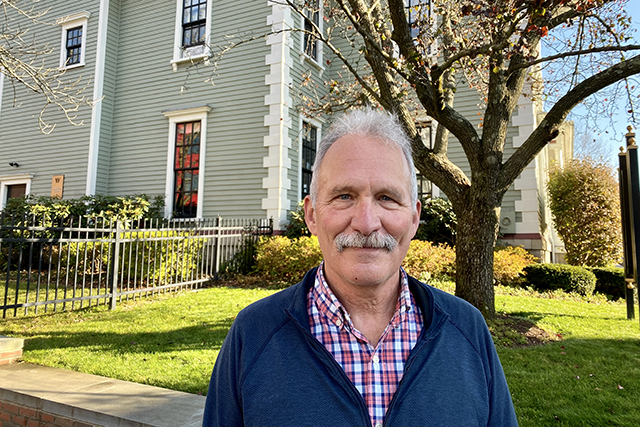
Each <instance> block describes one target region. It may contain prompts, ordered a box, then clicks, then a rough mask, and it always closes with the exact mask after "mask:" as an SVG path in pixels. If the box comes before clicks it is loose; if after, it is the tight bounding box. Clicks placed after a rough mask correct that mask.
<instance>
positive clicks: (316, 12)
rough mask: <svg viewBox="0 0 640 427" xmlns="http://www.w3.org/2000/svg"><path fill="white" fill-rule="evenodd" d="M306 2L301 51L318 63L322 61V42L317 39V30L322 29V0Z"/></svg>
mask: <svg viewBox="0 0 640 427" xmlns="http://www.w3.org/2000/svg"><path fill="white" fill-rule="evenodd" d="M306 3H307V7H306V8H305V16H304V33H303V38H302V52H303V53H304V54H305V55H306V56H307V57H308V58H310V59H312V60H313V61H315V62H317V63H318V64H320V63H321V62H322V44H321V42H320V41H319V40H318V36H319V34H318V30H320V31H322V2H321V1H320V0H308V1H307V2H306Z"/></svg>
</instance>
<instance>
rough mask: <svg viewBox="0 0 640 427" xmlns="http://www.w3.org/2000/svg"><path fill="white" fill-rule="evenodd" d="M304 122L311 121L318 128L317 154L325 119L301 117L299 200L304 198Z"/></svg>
mask: <svg viewBox="0 0 640 427" xmlns="http://www.w3.org/2000/svg"><path fill="white" fill-rule="evenodd" d="M304 122H307V123H309V124H310V125H311V126H315V128H316V155H317V154H318V146H319V145H320V141H322V124H323V123H324V120H318V119H312V118H310V117H300V127H299V128H298V129H300V136H299V137H298V147H300V148H299V149H298V200H302V138H304Z"/></svg>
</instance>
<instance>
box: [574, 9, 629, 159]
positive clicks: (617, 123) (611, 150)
mask: <svg viewBox="0 0 640 427" xmlns="http://www.w3.org/2000/svg"><path fill="white" fill-rule="evenodd" d="M626 10H627V13H628V14H629V15H630V16H631V17H632V21H633V25H632V28H633V29H634V30H636V32H635V33H633V34H634V38H635V40H636V42H635V44H640V0H629V2H628V3H627V7H626ZM632 56H635V55H632ZM635 100H637V101H636V102H637V105H636V108H637V110H636V111H635V116H636V120H638V121H639V123H638V125H637V127H638V128H640V99H638V98H635ZM616 110H617V111H616V112H615V113H614V117H613V121H614V126H613V127H611V126H610V125H609V121H608V120H606V119H603V120H602V121H601V122H600V123H601V127H602V128H603V129H602V131H603V132H602V133H601V134H600V135H595V134H592V135H593V136H594V137H595V138H599V139H600V140H601V141H602V142H603V143H604V144H605V145H606V146H607V147H608V153H607V154H608V157H609V158H610V159H611V161H612V163H613V164H614V165H617V164H618V153H619V151H620V150H619V147H620V146H622V145H624V135H625V134H626V133H627V126H628V125H630V124H631V125H633V123H631V115H630V114H628V113H627V105H626V102H625V100H624V99H620V100H619V101H618V102H617V107H616ZM577 137H578V135H576V138H577Z"/></svg>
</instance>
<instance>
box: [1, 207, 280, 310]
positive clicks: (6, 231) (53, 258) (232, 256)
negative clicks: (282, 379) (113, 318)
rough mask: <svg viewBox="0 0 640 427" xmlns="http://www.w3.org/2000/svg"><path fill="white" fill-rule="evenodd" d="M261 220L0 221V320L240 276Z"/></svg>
mask: <svg viewBox="0 0 640 427" xmlns="http://www.w3.org/2000/svg"><path fill="white" fill-rule="evenodd" d="M272 232H273V221H272V220H268V219H227V218H214V219H205V220H189V221H184V220H174V221H168V220H140V221H109V220H106V219H104V218H93V219H88V218H65V219H60V220H55V221H51V220H47V219H43V218H39V219H36V218H35V217H31V218H28V219H26V218H0V296H1V297H2V299H0V311H2V317H3V318H5V317H7V316H8V315H9V316H11V315H12V316H14V317H15V316H18V315H20V314H25V315H26V314H29V313H30V311H31V312H33V313H38V312H39V309H42V310H44V312H47V311H56V310H68V309H72V310H73V309H75V308H83V307H87V306H91V305H98V304H108V305H110V307H111V308H115V306H116V304H117V302H118V301H122V300H123V299H129V298H136V297H143V296H148V295H152V294H155V293H157V292H160V291H167V290H175V289H180V288H186V287H188V288H197V287H201V286H203V284H204V283H206V282H208V281H209V280H211V279H213V278H215V277H217V276H219V275H220V274H223V273H224V272H227V271H238V272H244V273H246V272H248V270H249V269H250V268H251V264H252V260H253V252H254V248H255V244H256V243H257V240H258V239H259V237H260V236H262V235H269V234H272Z"/></svg>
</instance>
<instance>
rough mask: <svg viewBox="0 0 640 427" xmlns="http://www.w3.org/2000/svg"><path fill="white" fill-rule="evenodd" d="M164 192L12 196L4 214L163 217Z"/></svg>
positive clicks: (52, 217) (53, 217) (47, 217)
mask: <svg viewBox="0 0 640 427" xmlns="http://www.w3.org/2000/svg"><path fill="white" fill-rule="evenodd" d="M163 212H164V196H162V195H158V196H149V195H147V194H139V195H132V196H122V197H117V196H102V195H95V196H83V197H80V198H77V199H64V200H61V199H58V198H54V197H48V196H33V195H31V196H27V197H24V198H21V197H17V198H13V199H9V200H8V201H7V205H6V206H5V208H4V210H3V211H2V214H3V215H4V216H6V217H12V216H14V217H18V218H20V217H29V216H35V219H36V221H39V220H41V219H43V220H47V221H54V220H60V219H64V218H67V217H75V218H78V217H89V218H96V217H103V218H106V219H107V220H118V219H129V220H139V219H143V218H161V217H162V214H163Z"/></svg>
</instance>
